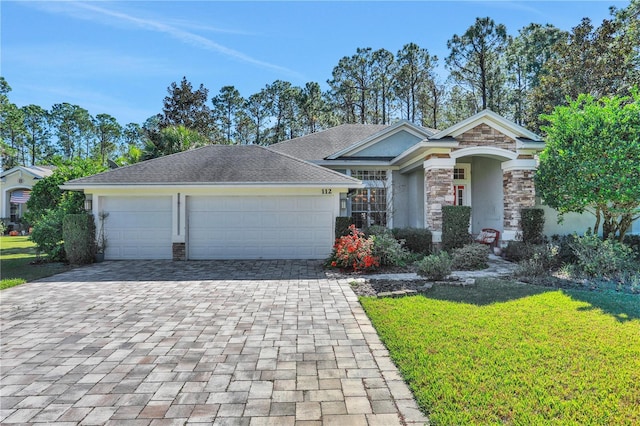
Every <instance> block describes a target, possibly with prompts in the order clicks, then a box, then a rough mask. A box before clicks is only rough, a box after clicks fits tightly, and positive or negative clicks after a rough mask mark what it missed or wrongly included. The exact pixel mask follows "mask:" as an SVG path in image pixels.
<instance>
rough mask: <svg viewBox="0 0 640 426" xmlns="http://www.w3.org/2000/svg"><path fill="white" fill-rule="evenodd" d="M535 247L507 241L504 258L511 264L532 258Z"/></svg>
mask: <svg viewBox="0 0 640 426" xmlns="http://www.w3.org/2000/svg"><path fill="white" fill-rule="evenodd" d="M534 252H535V245H533V244H529V243H525V242H524V241H509V242H508V243H507V246H506V247H505V248H504V250H503V253H504V257H505V258H506V259H507V260H510V261H512V262H521V261H523V260H525V259H530V258H531V257H533V253H534Z"/></svg>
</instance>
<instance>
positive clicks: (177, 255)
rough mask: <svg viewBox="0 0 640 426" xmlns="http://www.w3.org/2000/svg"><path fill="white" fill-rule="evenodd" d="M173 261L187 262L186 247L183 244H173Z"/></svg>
mask: <svg viewBox="0 0 640 426" xmlns="http://www.w3.org/2000/svg"><path fill="white" fill-rule="evenodd" d="M171 248H172V251H173V260H187V245H186V244H185V243H173V245H172V247H171Z"/></svg>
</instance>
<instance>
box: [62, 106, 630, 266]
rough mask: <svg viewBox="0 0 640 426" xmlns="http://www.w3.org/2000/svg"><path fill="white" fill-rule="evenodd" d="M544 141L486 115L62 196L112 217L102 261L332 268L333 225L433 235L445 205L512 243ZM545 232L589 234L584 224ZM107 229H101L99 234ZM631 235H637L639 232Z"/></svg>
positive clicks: (532, 202) (208, 153)
mask: <svg viewBox="0 0 640 426" xmlns="http://www.w3.org/2000/svg"><path fill="white" fill-rule="evenodd" d="M543 148H544V141H543V140H542V138H541V137H540V136H538V135H536V134H535V133H532V132H530V131H529V130H527V129H525V128H524V127H522V126H519V125H517V124H515V123H513V122H511V121H509V120H507V119H505V118H504V117H501V116H499V115H497V114H495V113H494V112H492V111H489V110H484V111H482V112H480V113H478V114H476V115H474V116H472V117H470V118H468V119H466V120H463V121H461V122H460V123H457V124H455V125H453V126H451V127H449V128H448V129H445V130H442V131H438V130H433V129H427V128H423V127H420V126H417V125H415V124H413V123H410V122H408V121H399V122H396V123H394V124H391V125H362V124H344V125H341V126H337V127H334V128H330V129H327V130H324V131H321V132H318V133H313V134H309V135H306V136H303V137H300V138H295V139H291V140H288V141H284V142H280V143H277V144H275V145H271V146H269V147H268V148H265V147H259V146H216V145H214V146H207V147H204V148H200V149H196V150H193V151H187V152H182V153H179V154H174V155H170V156H166V157H161V158H157V159H154V160H149V161H146V162H142V163H138V164H134V165H131V166H128V167H123V168H120V169H115V170H111V171H108V172H104V173H101V174H98V175H95V176H91V177H86V178H81V179H76V180H73V181H70V182H68V183H67V184H65V185H64V186H63V188H65V189H71V190H82V191H84V192H85V194H86V195H87V197H88V198H89V199H90V200H91V201H92V210H93V212H94V214H95V217H99V215H98V213H100V212H106V213H108V214H109V216H108V217H107V218H106V219H105V221H104V224H103V225H104V230H105V236H106V238H107V240H108V242H107V250H106V252H105V258H106V259H135V258H139V259H151V258H161V259H171V258H173V259H229V258H265V259H269V258H270V259H274V258H325V257H327V256H328V255H329V253H330V251H331V247H332V243H333V238H334V228H335V217H336V216H351V217H352V218H353V220H354V222H355V224H356V225H357V226H358V227H366V226H370V225H373V224H377V225H383V226H387V227H418V228H429V229H430V230H431V231H432V233H433V241H434V242H436V243H437V242H439V241H440V240H441V235H442V206H445V205H469V206H472V220H471V224H470V231H471V232H472V233H473V234H478V233H480V232H481V230H482V229H483V228H494V229H497V230H499V231H500V232H501V234H502V236H501V239H502V241H509V240H514V239H516V237H517V233H518V232H519V226H520V209H522V208H523V207H533V206H537V205H539V199H537V198H536V194H535V188H534V184H533V179H532V178H533V175H534V173H535V170H536V166H537V159H536V156H537V154H538V153H539V152H540V151H541V150H542V149H543ZM545 209H546V228H545V232H546V233H547V234H549V235H551V234H554V233H565V234H566V233H571V232H574V231H577V232H580V233H582V232H584V231H585V230H586V229H587V228H588V227H590V226H592V223H593V218H591V217H589V216H588V215H567V217H566V219H565V223H564V225H562V226H561V227H559V226H558V225H557V223H556V220H555V217H556V214H555V211H553V210H552V209H549V208H546V207H545ZM101 225H102V224H98V227H99V228H100V226H101ZM632 231H633V232H636V233H637V232H640V226H639V224H638V223H635V224H634V229H633V230H632Z"/></svg>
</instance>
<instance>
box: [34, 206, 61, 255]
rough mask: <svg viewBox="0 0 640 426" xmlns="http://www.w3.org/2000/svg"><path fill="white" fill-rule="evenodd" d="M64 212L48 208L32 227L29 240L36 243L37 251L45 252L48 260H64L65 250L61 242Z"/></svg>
mask: <svg viewBox="0 0 640 426" xmlns="http://www.w3.org/2000/svg"><path fill="white" fill-rule="evenodd" d="M64 216H65V212H64V210H63V209H60V208H56V209H52V210H49V211H48V212H47V213H45V214H44V216H43V217H42V218H41V219H40V221H38V223H37V224H36V225H35V226H34V227H33V232H32V233H31V237H30V238H31V240H32V241H33V242H34V243H36V248H37V250H38V252H39V253H45V254H47V255H48V256H49V260H50V261H52V262H53V261H64V260H65V252H64V244H63V242H62V221H63V219H64Z"/></svg>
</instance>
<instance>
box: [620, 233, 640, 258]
mask: <svg viewBox="0 0 640 426" xmlns="http://www.w3.org/2000/svg"><path fill="white" fill-rule="evenodd" d="M623 242H624V244H625V245H626V246H627V247H629V248H630V249H631V250H632V251H633V254H634V256H635V258H636V259H638V260H640V235H625V236H624V240H623Z"/></svg>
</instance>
